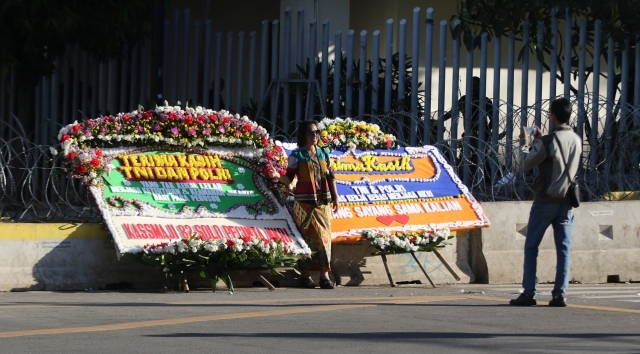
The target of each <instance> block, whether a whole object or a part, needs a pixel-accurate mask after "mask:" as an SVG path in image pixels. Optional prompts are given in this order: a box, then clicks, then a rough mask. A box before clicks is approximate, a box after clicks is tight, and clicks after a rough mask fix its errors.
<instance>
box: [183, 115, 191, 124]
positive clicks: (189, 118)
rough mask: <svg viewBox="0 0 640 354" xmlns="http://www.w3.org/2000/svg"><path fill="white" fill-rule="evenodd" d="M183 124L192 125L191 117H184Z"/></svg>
mask: <svg viewBox="0 0 640 354" xmlns="http://www.w3.org/2000/svg"><path fill="white" fill-rule="evenodd" d="M184 122H185V123H187V124H191V123H193V117H192V116H189V115H187V116H185V117H184Z"/></svg>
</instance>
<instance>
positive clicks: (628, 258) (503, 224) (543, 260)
mask: <svg viewBox="0 0 640 354" xmlns="http://www.w3.org/2000/svg"><path fill="white" fill-rule="evenodd" d="M482 207H483V208H484V210H485V212H486V214H487V216H488V217H489V220H491V227H490V228H488V229H483V230H481V232H478V231H476V232H473V233H471V235H470V240H469V243H470V245H471V250H472V256H471V257H470V259H471V266H472V268H473V270H474V273H475V274H476V277H477V278H478V281H480V280H482V281H483V282H488V283H491V284H506V283H520V282H521V281H522V266H523V260H524V251H523V250H524V241H525V238H526V230H527V222H528V217H529V210H530V209H531V202H500V203H484V204H483V205H482ZM638 208H640V201H617V202H594V203H582V204H581V205H580V207H579V208H577V209H575V219H574V227H573V239H572V245H571V279H572V280H576V281H580V282H582V283H603V282H606V281H607V276H608V275H619V276H620V280H622V281H625V280H636V281H637V280H640V222H639V221H638ZM480 249H481V250H482V253H479V250H480ZM555 267H556V253H555V245H554V242H553V234H552V228H549V229H548V230H547V232H546V234H545V236H544V239H543V241H542V243H541V245H540V253H539V256H538V282H539V283H543V282H552V281H553V280H554V278H555Z"/></svg>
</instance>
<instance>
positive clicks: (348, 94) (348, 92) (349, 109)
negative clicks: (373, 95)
mask: <svg viewBox="0 0 640 354" xmlns="http://www.w3.org/2000/svg"><path fill="white" fill-rule="evenodd" d="M346 69H347V72H346V79H347V85H346V89H345V114H346V115H347V117H352V116H353V30H349V32H347V67H346Z"/></svg>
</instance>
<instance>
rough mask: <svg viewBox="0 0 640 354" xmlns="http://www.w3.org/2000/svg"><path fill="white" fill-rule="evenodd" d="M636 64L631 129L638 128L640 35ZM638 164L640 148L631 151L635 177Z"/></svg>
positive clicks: (638, 37) (637, 39) (639, 125)
mask: <svg viewBox="0 0 640 354" xmlns="http://www.w3.org/2000/svg"><path fill="white" fill-rule="evenodd" d="M635 41H636V42H635V47H636V53H635V58H636V65H635V67H634V80H633V82H634V84H635V86H634V90H633V106H634V107H633V108H634V110H633V129H635V130H640V36H636V37H635ZM638 165H640V149H635V150H634V151H633V166H634V169H633V171H634V175H635V178H636V179H637V178H638Z"/></svg>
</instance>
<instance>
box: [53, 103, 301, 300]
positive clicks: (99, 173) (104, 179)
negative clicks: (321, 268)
mask: <svg viewBox="0 0 640 354" xmlns="http://www.w3.org/2000/svg"><path fill="white" fill-rule="evenodd" d="M58 139H59V140H60V143H61V149H62V153H63V161H64V167H65V168H66V169H67V171H68V172H69V173H70V175H71V176H72V177H75V178H79V179H82V181H83V183H84V184H86V185H88V186H89V189H90V191H91V194H92V196H93V198H94V200H95V203H96V204H97V207H98V208H99V210H100V211H101V213H102V217H103V219H104V221H105V223H106V225H107V227H108V229H109V231H110V232H111V235H112V236H113V239H114V241H115V244H116V246H117V250H118V251H119V253H120V254H127V253H128V254H135V255H137V256H140V257H142V260H143V261H146V262H147V263H149V264H152V265H156V266H159V267H160V268H163V269H164V271H165V272H167V273H170V272H175V271H176V270H178V271H180V272H182V271H183V270H187V269H189V268H190V267H191V269H196V270H200V274H201V276H203V277H204V272H208V273H209V275H210V276H211V278H212V287H213V289H214V290H215V281H217V279H218V276H220V277H221V278H222V280H224V281H225V283H227V285H228V286H230V287H231V288H232V285H231V281H230V279H229V277H228V273H227V271H228V270H230V269H246V268H249V269H251V268H256V269H266V270H271V271H273V270H274V268H277V267H278V266H291V265H293V264H294V262H295V260H297V259H298V258H300V257H304V256H306V255H308V254H310V250H309V248H308V246H307V245H306V244H305V242H304V240H303V239H302V237H301V236H300V233H299V232H298V230H297V229H296V226H295V224H294V222H293V220H292V218H291V216H290V214H289V213H288V211H287V209H286V208H285V207H284V206H283V204H282V203H281V201H280V200H279V199H278V198H277V197H276V195H279V194H278V193H276V195H274V193H273V192H272V191H271V189H272V188H274V187H276V186H275V185H273V184H269V183H268V182H267V181H265V179H264V178H263V177H262V172H263V171H264V170H265V169H266V168H278V169H282V168H283V167H285V166H286V159H285V156H284V152H283V149H282V148H281V147H279V146H276V145H275V144H274V143H273V141H272V140H270V139H269V137H268V134H267V132H266V130H265V129H264V128H262V127H260V126H258V125H257V124H256V123H254V122H252V121H250V120H249V119H248V118H246V117H239V116H237V115H236V116H233V115H231V114H229V113H228V112H214V111H211V110H205V109H202V108H199V107H198V108H195V109H193V108H186V109H185V110H182V109H181V108H180V107H170V106H164V107H158V108H157V109H155V110H151V111H143V110H139V111H133V112H130V113H121V114H118V115H116V116H107V117H100V118H97V119H89V120H86V121H84V122H81V123H77V122H76V123H73V124H70V125H68V126H66V127H64V128H63V129H62V130H61V131H60V134H59V136H58ZM214 280H215V281H214ZM185 285H186V284H185Z"/></svg>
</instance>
